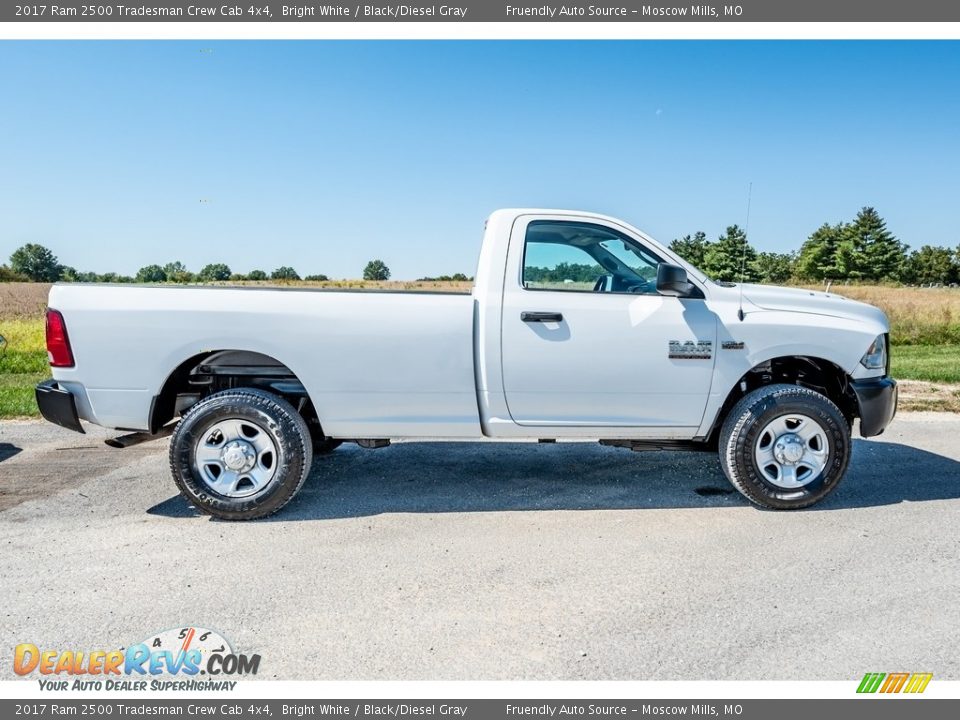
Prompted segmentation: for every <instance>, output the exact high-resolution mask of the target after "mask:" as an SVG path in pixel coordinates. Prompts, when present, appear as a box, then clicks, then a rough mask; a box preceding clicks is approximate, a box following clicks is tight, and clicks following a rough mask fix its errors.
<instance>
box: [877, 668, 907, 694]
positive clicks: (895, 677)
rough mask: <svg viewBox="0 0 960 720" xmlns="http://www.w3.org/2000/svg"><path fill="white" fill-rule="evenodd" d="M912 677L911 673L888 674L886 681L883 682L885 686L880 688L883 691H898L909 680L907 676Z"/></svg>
mask: <svg viewBox="0 0 960 720" xmlns="http://www.w3.org/2000/svg"><path fill="white" fill-rule="evenodd" d="M908 677H910V673H890V674H889V675H887V680H886V682H884V683H883V687H881V688H880V692H882V693H898V692H900V688H902V687H903V684H904V683H905V682H906V681H907V678H908Z"/></svg>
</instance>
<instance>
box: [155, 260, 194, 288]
mask: <svg viewBox="0 0 960 720" xmlns="http://www.w3.org/2000/svg"><path fill="white" fill-rule="evenodd" d="M163 273H164V275H166V276H167V282H175V283H188V282H193V280H194V276H193V273H192V272H190V271H189V270H187V266H186V265H184V264H183V263H182V262H180V261H179V260H177V261H175V262H170V263H167V264H166V265H164V266H163Z"/></svg>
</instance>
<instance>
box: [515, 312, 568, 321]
mask: <svg viewBox="0 0 960 720" xmlns="http://www.w3.org/2000/svg"><path fill="white" fill-rule="evenodd" d="M520 319H521V320H523V321H524V322H563V314H562V313H558V312H529V311H526V310H525V311H524V312H522V313H520Z"/></svg>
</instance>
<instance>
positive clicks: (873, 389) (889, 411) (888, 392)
mask: <svg viewBox="0 0 960 720" xmlns="http://www.w3.org/2000/svg"><path fill="white" fill-rule="evenodd" d="M850 387H852V388H853V392H854V394H856V396H857V405H858V406H859V407H860V434H861V435H863V437H873V436H874V435H879V434H880V433H882V432H883V431H884V429H885V428H886V427H887V425H889V424H890V421H891V420H893V416H894V415H896V414H897V381H896V380H894V379H893V378H892V377H886V376H884V377H880V378H869V379H867V380H854V381H853V382H852V383H850Z"/></svg>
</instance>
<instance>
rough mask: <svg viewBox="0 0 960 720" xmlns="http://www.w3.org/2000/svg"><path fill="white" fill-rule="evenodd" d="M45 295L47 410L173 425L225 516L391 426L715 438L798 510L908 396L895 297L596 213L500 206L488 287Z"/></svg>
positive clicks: (626, 442)
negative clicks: (734, 271)
mask: <svg viewBox="0 0 960 720" xmlns="http://www.w3.org/2000/svg"><path fill="white" fill-rule="evenodd" d="M49 306H50V309H49V311H48V315H47V347H48V351H49V355H50V364H51V365H52V367H53V379H52V380H50V381H47V382H45V383H43V384H41V385H40V386H39V387H38V388H37V401H38V404H39V406H40V409H41V411H42V413H43V415H44V416H45V417H46V418H47V419H48V420H51V421H53V422H55V423H59V424H60V425H64V426H66V427H69V428H72V429H74V430H78V431H80V432H82V431H83V430H82V426H81V424H80V420H86V421H87V422H91V423H95V424H98V425H103V426H106V427H108V428H116V429H123V430H130V431H139V432H140V433H144V434H149V435H162V434H165V433H169V432H170V430H172V429H173V428H174V427H175V430H173V435H172V438H171V442H170V465H171V468H172V471H173V476H174V480H175V481H176V483H177V485H178V486H179V488H180V490H181V491H182V492H183V494H184V495H185V496H186V497H187V498H188V499H189V500H190V501H191V502H192V503H193V504H194V505H195V506H196V507H197V508H199V509H200V510H203V511H205V512H207V513H209V514H211V515H215V516H217V517H220V518H226V519H249V518H256V517H261V516H264V515H267V514H269V513H272V512H275V511H276V510H278V509H280V508H281V507H283V506H284V505H285V504H286V503H287V502H288V501H289V500H290V499H291V498H292V497H293V496H294V495H295V494H296V493H297V491H298V490H299V489H300V487H301V485H302V484H303V482H304V480H305V478H306V477H307V474H308V473H309V470H310V465H311V462H312V459H313V455H314V454H315V453H325V452H330V451H331V450H333V449H334V448H336V447H337V446H338V445H340V444H341V443H342V442H345V441H354V442H357V443H358V444H360V445H361V446H364V447H379V446H382V445H385V444H387V443H388V441H389V440H390V439H391V438H422V439H433V440H442V439H478V440H479V439H486V438H493V439H501V440H502V439H516V440H522V439H558V438H563V439H582V440H588V439H591V440H597V439H599V440H600V442H601V443H605V444H610V445H618V446H624V447H628V448H632V449H635V450H642V449H662V448H681V449H718V450H719V454H720V462H721V465H722V467H723V471H724V473H725V474H726V476H727V478H728V479H729V480H730V482H731V483H732V484H733V485H734V486H735V487H736V488H737V490H739V491H740V492H741V493H743V495H745V496H746V497H747V498H748V499H749V500H751V501H752V502H754V503H756V504H757V505H760V506H763V507H768V508H782V509H787V508H801V507H805V506H808V505H811V504H813V503H815V502H817V501H818V500H820V499H821V498H823V497H824V496H826V495H827V494H828V493H829V492H830V491H831V490H833V489H834V488H835V487H836V486H837V483H839V482H840V479H841V478H842V477H843V475H844V472H845V471H846V469H847V463H848V461H849V459H850V452H851V445H852V444H851V424H852V423H853V421H854V418H859V419H860V433H861V434H862V435H863V436H865V437H869V436H872V435H878V434H879V433H881V432H882V431H883V429H884V428H885V427H886V426H887V424H888V423H889V422H890V421H891V419H892V418H893V415H894V412H895V411H896V401H897V387H896V382H895V381H894V380H892V379H891V378H890V377H889V372H888V371H889V341H888V335H889V325H888V323H887V319H886V317H885V316H884V314H883V313H882V312H881V311H880V310H878V309H876V308H874V307H872V306H869V305H864V304H862V303H858V302H854V301H851V300H848V299H845V298H842V297H836V296H833V295H828V294H825V293H820V292H810V291H808V290H803V289H787V288H778V287H767V286H760V285H745V286H738V285H728V284H720V283H715V282H712V281H711V280H710V279H709V278H707V277H706V276H705V275H704V274H703V273H702V272H700V271H699V270H698V269H697V268H695V267H693V266H691V265H689V264H688V263H686V262H684V261H683V260H682V259H681V258H679V257H677V256H676V255H675V254H674V253H673V252H671V251H670V250H669V249H668V248H666V247H664V246H663V245H660V244H659V243H657V242H655V241H654V240H653V239H651V238H649V237H647V236H646V235H645V234H643V233H642V232H640V231H638V230H636V229H634V228H632V227H631V226H629V225H627V224H625V223H623V222H620V221H619V220H615V219H613V218H609V217H604V216H600V215H593V214H589V213H582V212H571V211H563V210H500V211H497V212H495V213H493V215H491V216H490V218H489V220H488V221H487V226H486V232H485V234H484V238H483V246H482V248H481V251H480V260H479V265H478V268H477V275H476V282H475V285H474V288H473V291H472V292H471V293H464V294H455V293H425V292H407V293H399V292H342V291H321V290H311V289H259V288H258V289H250V288H229V287H221V288H204V287H137V286H114V285H92V286H91V285H55V286H54V287H53V288H52V289H51V291H50V302H49ZM178 418H179V421H177V419H178ZM141 439H142V436H141Z"/></svg>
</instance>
